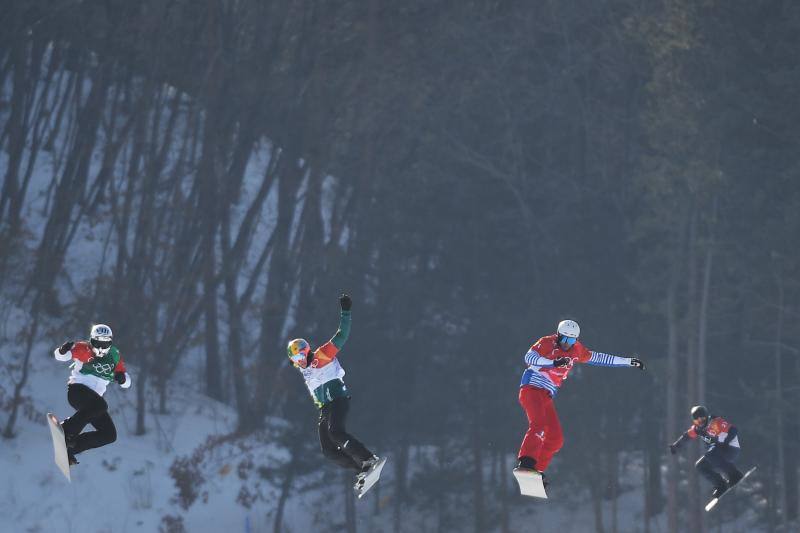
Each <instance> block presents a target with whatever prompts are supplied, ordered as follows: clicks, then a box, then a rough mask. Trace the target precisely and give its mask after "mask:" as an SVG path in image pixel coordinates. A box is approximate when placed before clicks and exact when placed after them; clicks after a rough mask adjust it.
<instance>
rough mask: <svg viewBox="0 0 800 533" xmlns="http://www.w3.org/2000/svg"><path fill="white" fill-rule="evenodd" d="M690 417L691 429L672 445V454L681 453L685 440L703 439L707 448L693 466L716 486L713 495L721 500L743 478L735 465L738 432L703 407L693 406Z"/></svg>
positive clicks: (728, 423) (670, 448)
mask: <svg viewBox="0 0 800 533" xmlns="http://www.w3.org/2000/svg"><path fill="white" fill-rule="evenodd" d="M691 416H692V427H690V428H689V429H688V430H686V431H685V432H683V434H682V435H681V436H680V437H678V440H676V441H675V442H673V443H672V444H670V445H669V451H670V452H671V453H672V454H676V453H678V449H679V448H680V447H681V445H682V444H683V442H684V441H685V440H686V439H696V438H700V439H702V440H703V442H705V443H706V446H707V447H708V448H707V450H706V453H705V454H703V456H702V457H701V458H700V459H699V460H698V461H697V462H696V463H695V464H694V466H695V468H697V471H698V472H700V473H701V474H702V475H703V477H705V478H706V479H707V480H709V481H710V482H711V484H712V485H713V486H714V491H713V493H712V495H711V496H712V497H713V498H719V497H720V496H722V495H723V494H724V493H725V492H726V491H727V490H728V489H730V488H731V487H733V486H734V485H736V484H737V483H739V481H741V479H742V478H743V477H744V474H742V473H741V472H740V471H739V469H738V468H736V465H735V464H733V462H734V461H735V460H736V458H737V457H738V456H739V450H740V448H739V431H738V429H736V426H734V425H733V424H731V423H730V422H728V421H727V420H725V419H724V418H722V417H721V416H716V415H711V414H709V413H708V409H706V408H705V407H704V406H702V405H696V406H694V407H692V411H691ZM720 472H722V473H723V474H725V477H723V476H722V475H721V474H720Z"/></svg>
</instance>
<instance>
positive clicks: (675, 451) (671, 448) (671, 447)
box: [669, 444, 678, 455]
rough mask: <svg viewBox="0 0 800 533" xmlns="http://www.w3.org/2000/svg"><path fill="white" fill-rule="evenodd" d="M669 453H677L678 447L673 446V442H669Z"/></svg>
mask: <svg viewBox="0 0 800 533" xmlns="http://www.w3.org/2000/svg"><path fill="white" fill-rule="evenodd" d="M669 453H671V454H672V455H675V454H676V453H678V447H677V446H675V445H674V444H670V445H669Z"/></svg>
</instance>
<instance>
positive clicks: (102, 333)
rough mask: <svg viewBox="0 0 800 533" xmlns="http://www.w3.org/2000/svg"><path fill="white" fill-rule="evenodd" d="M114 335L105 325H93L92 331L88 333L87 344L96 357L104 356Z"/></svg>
mask: <svg viewBox="0 0 800 533" xmlns="http://www.w3.org/2000/svg"><path fill="white" fill-rule="evenodd" d="M113 336H114V334H113V333H112V332H111V328H110V327H108V326H106V325H105V324H95V325H94V326H92V331H91V333H89V343H90V344H91V345H92V350H93V351H94V353H96V354H97V355H105V354H107V353H108V350H110V349H111V341H112V339H113Z"/></svg>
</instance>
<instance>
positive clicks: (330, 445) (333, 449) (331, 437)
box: [319, 397, 372, 471]
mask: <svg viewBox="0 0 800 533" xmlns="http://www.w3.org/2000/svg"><path fill="white" fill-rule="evenodd" d="M349 407H350V398H345V397H339V398H336V399H334V400H333V401H331V402H328V403H326V404H325V405H323V406H322V408H321V409H320V410H319V444H320V446H322V453H323V454H324V455H325V457H327V458H328V459H330V460H331V461H334V462H335V463H337V464H339V465H341V466H343V467H344V468H350V469H352V470H358V471H360V470H361V465H362V463H363V462H364V461H366V460H367V459H369V458H370V457H372V452H370V451H369V450H368V449H367V448H366V447H365V446H364V445H363V444H361V442H359V441H358V440H357V439H356V438H355V437H353V436H352V435H350V434H349V433H347V430H345V427H344V424H345V418H346V417H347V410H348V409H349Z"/></svg>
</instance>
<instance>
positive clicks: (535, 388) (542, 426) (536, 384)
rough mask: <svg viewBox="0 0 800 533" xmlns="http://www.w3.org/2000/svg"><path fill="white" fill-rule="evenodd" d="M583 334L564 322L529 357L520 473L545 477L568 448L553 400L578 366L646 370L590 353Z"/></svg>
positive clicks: (522, 394)
mask: <svg viewBox="0 0 800 533" xmlns="http://www.w3.org/2000/svg"><path fill="white" fill-rule="evenodd" d="M580 332H581V329H580V327H579V326H578V324H577V322H575V321H574V320H562V321H561V322H560V323H559V324H558V330H557V332H556V333H555V334H554V335H548V336H546V337H542V338H541V339H539V340H538V341H536V343H534V345H533V346H531V348H530V350H528V353H526V354H525V364H526V365H527V368H526V369H525V372H524V373H523V374H522V382H521V383H520V389H519V403H520V404H521V405H522V408H523V409H524V410H525V414H526V416H527V417H528V431H527V433H525V438H524V439H523V440H522V446H521V447H520V450H519V455H518V458H519V461H518V463H517V469H519V470H529V471H530V470H532V471H535V472H538V473H540V474H541V473H543V472H544V471H545V470H546V469H547V466H548V465H549V464H550V460H551V459H552V458H553V456H554V455H555V454H556V453H557V452H558V451H559V450H560V449H561V446H562V445H563V444H564V436H563V434H562V431H561V423H560V422H559V420H558V414H557V413H556V408H555V404H554V403H553V398H554V397H555V395H556V393H557V392H558V389H559V387H561V384H562V383H563V381H564V380H565V379H567V376H568V375H569V373H570V371H571V370H572V368H573V366H574V365H575V363H586V364H589V365H596V366H610V367H633V368H638V369H640V370H644V364H643V363H642V361H640V360H639V359H637V358H635V357H618V356H616V355H609V354H605V353H600V352H594V351H590V350H588V349H587V348H586V347H585V346H584V345H583V344H582V343H581V342H580V341H579V340H578V337H579V336H580ZM542 477H544V476H542Z"/></svg>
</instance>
